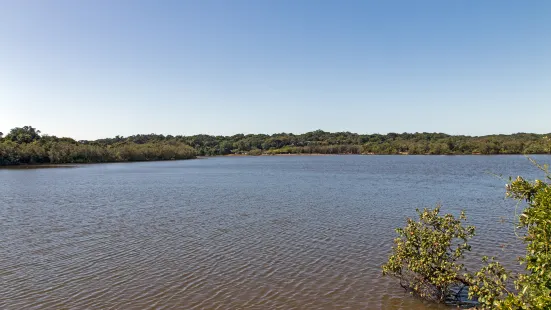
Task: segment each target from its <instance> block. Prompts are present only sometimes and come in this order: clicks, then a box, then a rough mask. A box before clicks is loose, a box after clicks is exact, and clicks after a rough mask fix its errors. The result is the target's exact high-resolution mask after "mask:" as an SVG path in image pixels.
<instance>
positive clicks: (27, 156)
mask: <svg viewBox="0 0 551 310" xmlns="http://www.w3.org/2000/svg"><path fill="white" fill-rule="evenodd" d="M195 157H196V153H195V150H194V149H193V148H191V147H190V146H189V145H186V144H184V143H182V142H179V141H176V140H158V141H151V142H147V143H135V142H132V141H128V140H121V141H119V142H117V143H111V144H102V143H95V142H91V143H90V142H85V141H75V140H73V139H71V138H58V137H56V136H49V135H40V131H39V130H36V129H35V128H33V127H31V126H24V127H18V128H14V129H12V130H11V131H10V132H9V134H7V135H6V136H5V137H2V135H1V133H0V166H2V165H4V166H6V165H19V164H46V163H47V164H64V163H102V162H126V161H149V160H174V159H191V158H195Z"/></svg>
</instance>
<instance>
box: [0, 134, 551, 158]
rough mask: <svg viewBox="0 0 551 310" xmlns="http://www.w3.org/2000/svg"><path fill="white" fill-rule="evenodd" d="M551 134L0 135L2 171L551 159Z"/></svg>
mask: <svg viewBox="0 0 551 310" xmlns="http://www.w3.org/2000/svg"><path fill="white" fill-rule="evenodd" d="M550 153H551V134H533V133H516V134H511V135H488V136H479V137H473V136H462V135H448V134H444V133H427V132H423V133H388V134H357V133H351V132H334V133H331V132H326V131H322V130H316V131H312V132H307V133H304V134H299V135H295V134H291V133H278V134H272V135H265V134H248V135H244V134H237V135H233V136H211V135H193V136H181V135H178V136H171V135H166V136H165V135H158V134H140V135H133V136H129V137H121V136H116V137H114V138H108V139H98V140H94V141H87V140H81V141H76V140H73V139H71V138H58V137H56V136H50V135H41V134H40V131H39V130H37V129H36V128H33V127H31V126H24V127H18V128H14V129H12V130H11V131H10V132H9V133H8V134H7V135H5V136H3V135H2V133H0V165H17V164H38V163H51V164H59V163H94V162H123V161H149V160H174V159H190V158H195V157H196V156H215V155H232V154H234V155H278V154H365V155H372V154H377V155H379V154H380V155H392V154H403V155H406V154H409V155H463V154H483V155H490V154H550Z"/></svg>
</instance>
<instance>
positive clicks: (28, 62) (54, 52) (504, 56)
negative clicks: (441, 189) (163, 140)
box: [0, 0, 551, 139]
mask: <svg viewBox="0 0 551 310" xmlns="http://www.w3.org/2000/svg"><path fill="white" fill-rule="evenodd" d="M23 125H31V126H33V127H37V128H38V129H41V130H42V132H44V133H48V134H53V135H58V136H70V137H74V138H77V139H95V138H101V137H108V136H115V135H117V134H120V135H125V136H126V135H131V134H136V133H163V134H173V135H175V134H184V135H190V134H197V133H207V134H224V135H231V134H236V133H275V132H294V133H302V132H306V131H310V130H315V129H323V130H327V131H353V132H359V133H387V132H404V131H406V132H416V131H419V132H421V131H429V132H433V131H437V132H446V133H450V134H469V135H482V134H489V133H514V132H537V133H547V132H551V1H549V0H542V1H518V0H516V1H504V0H499V1H490V0H485V1H480V0H472V1H466V0H463V1H459V0H457V1H452V0H449V1H447V0H446V1H443V0H436V1H423V0H418V1H410V0H404V1H394V0H389V1H386V0H385V1H368V0H361V1H352V0H346V1H337V0H335V1H321V0H311V1H309V0H248V1H240V0H231V1H226V0H220V1H210V0H197V1H184V0H175V1H160V0H150V1H138V0H127V1H123V0H87V1H72V0H67V1H56V0H50V1H43V0H34V1H31V0H0V131H3V132H4V133H6V132H7V131H8V130H9V129H10V128H12V127H15V126H23Z"/></svg>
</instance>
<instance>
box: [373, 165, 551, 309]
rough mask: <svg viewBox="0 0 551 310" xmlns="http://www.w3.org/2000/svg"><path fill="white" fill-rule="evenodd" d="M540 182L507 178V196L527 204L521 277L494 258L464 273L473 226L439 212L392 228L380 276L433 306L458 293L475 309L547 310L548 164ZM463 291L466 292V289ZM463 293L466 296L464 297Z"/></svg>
mask: <svg viewBox="0 0 551 310" xmlns="http://www.w3.org/2000/svg"><path fill="white" fill-rule="evenodd" d="M538 167H539V168H540V169H541V170H543V171H544V172H545V179H544V180H543V181H542V180H536V181H534V182H529V181H527V180H525V179H523V178H522V177H518V178H516V179H514V180H513V179H510V180H509V183H508V185H507V191H506V193H507V196H508V197H511V198H513V199H515V200H517V201H519V203H520V202H522V201H524V202H526V203H527V206H526V208H524V210H523V211H522V213H521V214H520V215H519V216H518V218H517V227H518V229H519V235H520V238H521V239H522V241H523V242H524V244H525V246H526V254H525V256H524V257H521V258H519V260H520V262H521V264H523V266H524V267H525V270H524V272H522V273H518V274H515V273H512V272H510V271H508V270H506V269H505V268H504V267H503V265H501V264H500V263H499V262H498V261H497V260H496V259H495V258H488V257H483V258H482V262H483V264H482V268H481V269H480V270H478V271H476V272H474V273H470V272H467V270H466V269H465V267H464V265H463V264H462V263H461V259H462V258H463V254H464V252H465V251H470V249H471V248H470V245H469V244H468V240H469V239H470V238H472V237H473V236H474V233H475V228H474V227H472V226H467V227H465V226H464V225H463V222H464V221H465V220H466V218H465V215H464V213H462V214H461V215H460V217H459V218H456V217H454V216H453V215H450V214H446V215H443V216H442V215H440V214H439V213H440V208H439V207H437V208H435V209H424V210H423V211H420V210H417V212H418V216H419V220H418V221H415V220H413V219H408V220H407V224H406V226H405V227H404V228H399V229H397V233H398V237H397V238H396V239H395V240H394V247H393V249H392V254H391V255H390V257H389V260H388V262H387V263H386V264H384V265H383V274H386V275H391V276H394V277H397V278H398V279H399V280H400V284H401V285H402V286H403V287H404V288H406V289H408V290H411V291H412V292H413V293H416V294H417V295H419V296H421V297H423V298H426V299H429V300H433V301H438V302H445V301H448V302H450V301H451V302H455V303H460V302H461V301H465V299H462V298H461V292H462V291H466V290H468V297H469V298H471V300H476V301H477V302H478V303H477V304H476V307H477V308H479V309H551V183H550V181H551V175H550V174H549V170H548V169H549V167H548V166H543V167H542V166H538ZM465 289H466V290H465ZM463 295H465V294H463Z"/></svg>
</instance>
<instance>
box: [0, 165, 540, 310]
mask: <svg viewBox="0 0 551 310" xmlns="http://www.w3.org/2000/svg"><path fill="white" fill-rule="evenodd" d="M539 160H540V161H542V162H551V160H550V157H544V156H542V157H539ZM487 172H494V173H503V174H505V175H513V176H516V175H519V174H520V175H528V176H532V177H539V176H540V175H539V174H538V173H537V171H536V170H535V169H533V168H532V167H531V166H530V164H529V163H528V161H527V160H526V159H525V158H523V157H522V156H492V157H485V156H455V157H446V156H363V157H362V156H313V157H308V156H297V157H237V158H236V157H233V158H211V159H202V160H191V161H178V162H155V163H131V164H101V165H87V166H82V167H78V168H72V169H64V168H59V169H32V170H0V189H1V191H0V220H1V222H0V223H1V226H0V296H1V298H0V308H1V309H33V308H36V309H85V308H94V309H438V308H444V307H442V306H437V305H433V304H427V303H424V302H422V301H421V300H418V299H417V298H414V297H412V296H410V295H408V294H407V293H405V292H404V291H403V290H402V289H401V288H400V287H399V285H398V284H397V283H396V281H395V280H394V279H392V278H383V277H381V272H380V265H381V264H382V263H383V262H384V261H385V259H386V258H387V256H388V253H389V250H390V247H391V244H392V239H393V237H394V236H395V235H394V230H393V229H394V228H395V227H397V226H402V225H403V223H404V219H405V217H406V216H409V215H412V214H413V213H414V210H415V208H422V207H425V206H433V205H434V204H435V203H437V202H440V203H443V204H444V206H445V207H444V210H445V211H448V212H453V213H457V212H458V211H459V210H460V209H466V210H467V215H468V216H469V217H470V219H471V223H474V224H475V225H477V227H478V232H479V235H478V236H477V237H476V239H475V240H474V242H473V249H474V253H473V256H472V257H470V258H469V259H468V262H470V263H472V262H474V261H476V257H477V256H479V255H481V254H498V255H500V256H504V257H505V261H510V262H512V261H513V259H514V257H516V256H517V255H518V254H520V253H521V252H520V248H519V247H518V244H516V243H514V242H513V243H506V242H505V241H504V240H508V239H510V238H512V237H513V236H514V234H513V229H512V226H511V224H508V223H507V221H508V220H510V219H511V216H512V214H513V210H514V202H512V201H506V200H504V182H503V181H501V180H499V179H498V178H496V177H494V176H491V175H489V174H487ZM502 216H503V217H505V224H502V223H501V221H500V218H501V217H502ZM502 247H503V249H505V251H503V250H502Z"/></svg>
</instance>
